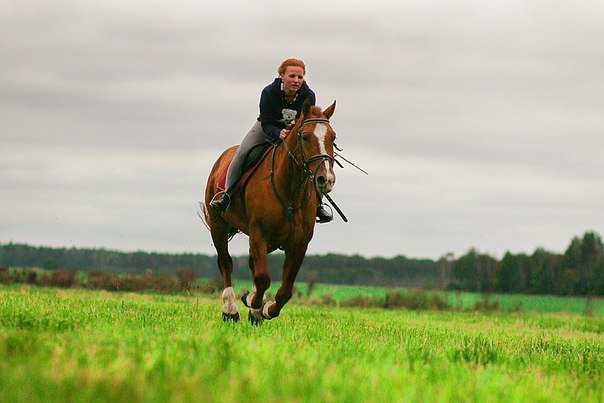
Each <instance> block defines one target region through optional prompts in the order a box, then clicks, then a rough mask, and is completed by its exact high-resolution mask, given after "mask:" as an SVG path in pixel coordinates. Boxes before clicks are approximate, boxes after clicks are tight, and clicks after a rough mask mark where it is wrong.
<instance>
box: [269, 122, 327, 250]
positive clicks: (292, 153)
mask: <svg viewBox="0 0 604 403" xmlns="http://www.w3.org/2000/svg"><path fill="white" fill-rule="evenodd" d="M307 123H329V119H325V118H309V119H304V120H303V121H302V122H300V124H299V125H298V128H297V131H296V145H295V148H294V149H293V150H290V149H289V148H288V147H287V144H286V142H285V141H282V144H283V146H284V147H285V149H286V150H287V153H288V155H289V158H290V162H291V161H293V163H294V164H296V165H297V166H298V167H299V168H300V169H301V171H302V173H303V174H304V175H305V176H304V178H303V179H302V181H301V182H300V184H299V186H301V185H302V184H303V183H304V182H305V181H306V180H308V179H310V180H311V182H312V183H313V185H316V183H315V180H316V179H315V176H316V175H315V173H316V170H318V169H319V166H317V168H316V169H315V171H314V172H313V171H312V170H311V169H310V167H309V164H310V163H312V162H314V161H325V160H327V161H329V162H330V163H331V164H332V165H333V163H334V161H335V160H334V157H332V156H331V155H329V154H315V155H311V156H310V157H308V158H306V156H305V155H304V152H303V150H302V149H301V148H300V160H301V163H300V162H298V159H297V158H296V151H297V150H298V147H299V145H300V140H301V138H302V135H301V134H300V129H301V128H302V126H304V125H305V124H307ZM278 146H279V143H277V144H273V151H272V155H271V171H270V181H271V186H272V187H273V191H274V192H275V196H277V200H279V203H280V204H281V206H282V207H283V210H284V212H285V216H286V217H287V219H288V221H289V235H288V236H287V240H286V241H285V244H288V243H289V241H290V239H291V237H292V234H293V232H294V212H295V211H296V210H299V209H301V208H302V207H304V206H306V204H308V202H309V201H310V198H311V197H312V194H313V193H310V196H309V197H307V198H306V200H304V201H302V202H301V203H300V205H299V206H297V207H294V206H293V205H292V203H291V201H290V202H289V203H288V204H287V205H286V203H285V201H284V200H283V199H282V198H281V196H279V192H278V191H277V186H276V185H275V180H274V170H275V154H276V150H277V147H278ZM314 189H315V187H314V186H313V190H314ZM282 246H283V245H282Z"/></svg>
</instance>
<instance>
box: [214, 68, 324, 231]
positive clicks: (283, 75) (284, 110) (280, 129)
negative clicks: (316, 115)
mask: <svg viewBox="0 0 604 403" xmlns="http://www.w3.org/2000/svg"><path fill="white" fill-rule="evenodd" d="M277 72H278V73H279V77H277V78H275V80H274V81H273V82H272V83H271V84H269V85H268V86H266V87H265V88H264V89H263V90H262V94H261V95H260V116H259V117H258V121H257V122H256V123H255V124H254V126H252V128H251V129H250V131H249V132H248V134H247V135H246V136H245V137H244V138H243V141H242V142H241V145H240V146H239V149H238V150H237V152H236V153H235V156H234V157H233V161H231V164H230V165H229V168H228V171H227V176H226V185H225V188H226V191H225V192H224V193H222V194H220V198H215V199H214V200H212V201H211V202H210V206H211V207H212V208H214V209H215V210H216V211H218V212H219V213H221V212H223V211H225V210H226V209H227V208H228V206H229V203H230V197H229V194H230V192H231V191H232V190H233V189H234V187H235V186H236V185H237V182H238V181H239V179H240V178H241V176H242V175H243V172H242V170H243V169H244V167H243V165H244V161H245V159H246V156H247V155H248V154H249V152H250V151H251V150H252V149H254V148H255V147H258V146H265V145H266V144H267V142H268V143H272V144H274V143H275V142H276V141H278V140H279V139H281V140H283V139H285V137H287V135H288V134H289V133H290V130H291V128H292V126H293V125H292V122H293V121H294V120H295V119H296V118H297V117H298V115H299V114H300V111H301V109H302V104H303V102H304V100H305V99H307V98H308V99H310V102H311V104H312V105H314V104H315V93H314V92H313V90H311V89H310V87H309V86H308V84H307V83H306V81H305V80H304V75H305V74H306V66H305V65H304V62H303V61H302V60H299V59H286V60H284V61H283V62H282V63H281V65H280V66H279V69H278V70H277ZM331 220H333V215H332V214H331V212H330V211H329V210H327V209H325V207H324V206H323V203H321V198H320V197H319V206H318V207H317V222H320V223H325V222H330V221H331Z"/></svg>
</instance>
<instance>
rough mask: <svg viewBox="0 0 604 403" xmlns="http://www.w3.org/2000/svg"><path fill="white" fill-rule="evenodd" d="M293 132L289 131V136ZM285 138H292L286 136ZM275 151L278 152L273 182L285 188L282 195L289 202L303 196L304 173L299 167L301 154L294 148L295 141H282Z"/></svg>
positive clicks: (304, 193)
mask: <svg viewBox="0 0 604 403" xmlns="http://www.w3.org/2000/svg"><path fill="white" fill-rule="evenodd" d="M294 134H295V133H291V134H290V136H292V135H294ZM286 140H293V139H289V138H288V139H286ZM288 150H289V152H288ZM277 151H280V152H279V154H278V155H277V156H276V157H275V159H276V160H277V159H278V162H277V161H275V183H278V184H279V186H278V187H279V188H280V189H285V192H284V193H285V194H284V196H285V197H287V199H288V200H289V201H291V202H294V201H295V200H297V199H301V198H303V197H305V196H306V192H305V190H306V186H304V181H305V179H306V174H305V173H304V171H303V170H302V167H301V164H302V161H301V155H300V152H299V150H298V149H297V148H296V141H295V140H294V141H287V142H285V141H284V143H283V144H282V145H281V147H279V150H277ZM290 152H291V154H290ZM292 155H293V157H292Z"/></svg>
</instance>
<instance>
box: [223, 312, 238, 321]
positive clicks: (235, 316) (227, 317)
mask: <svg viewBox="0 0 604 403" xmlns="http://www.w3.org/2000/svg"><path fill="white" fill-rule="evenodd" d="M222 321H223V322H229V321H230V322H239V312H236V313H234V314H232V315H231V314H230V313H224V312H223V313H222Z"/></svg>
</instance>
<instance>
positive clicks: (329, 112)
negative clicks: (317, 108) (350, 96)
mask: <svg viewBox="0 0 604 403" xmlns="http://www.w3.org/2000/svg"><path fill="white" fill-rule="evenodd" d="M335 110H336V101H333V104H331V105H330V106H329V107H328V108H327V109H325V110H324V111H323V114H324V115H325V117H326V118H327V119H329V118H330V117H331V115H333V111H335Z"/></svg>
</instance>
